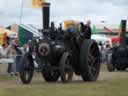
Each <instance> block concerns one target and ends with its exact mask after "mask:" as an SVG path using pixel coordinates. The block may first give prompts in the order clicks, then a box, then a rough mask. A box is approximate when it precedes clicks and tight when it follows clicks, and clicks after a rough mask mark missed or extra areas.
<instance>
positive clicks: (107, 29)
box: [104, 27, 113, 33]
mask: <svg viewBox="0 0 128 96" xmlns="http://www.w3.org/2000/svg"><path fill="white" fill-rule="evenodd" d="M104 30H106V31H108V32H111V33H113V31H112V29H110V28H108V27H104Z"/></svg>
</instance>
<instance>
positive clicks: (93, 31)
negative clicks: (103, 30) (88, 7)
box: [92, 25, 96, 34]
mask: <svg viewBox="0 0 128 96" xmlns="http://www.w3.org/2000/svg"><path fill="white" fill-rule="evenodd" d="M92 33H93V34H95V33H96V26H95V25H93V28H92Z"/></svg>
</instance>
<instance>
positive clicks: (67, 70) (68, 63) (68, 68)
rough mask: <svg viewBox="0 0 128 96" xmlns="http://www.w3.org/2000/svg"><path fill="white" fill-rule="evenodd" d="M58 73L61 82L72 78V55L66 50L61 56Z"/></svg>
mask: <svg viewBox="0 0 128 96" xmlns="http://www.w3.org/2000/svg"><path fill="white" fill-rule="evenodd" d="M60 75H61V80H62V82H63V83H66V82H68V81H71V80H72V77H73V68H72V57H71V55H70V53H68V52H65V53H64V54H63V56H62V58H61V61H60Z"/></svg>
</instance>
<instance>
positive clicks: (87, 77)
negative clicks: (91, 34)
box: [80, 39, 100, 81]
mask: <svg viewBox="0 0 128 96" xmlns="http://www.w3.org/2000/svg"><path fill="white" fill-rule="evenodd" d="M92 58H93V59H92ZM94 68H95V69H94ZM80 71H81V76H82V79H83V81H96V80H97V78H98V76H99V72H100V52H99V48H98V45H97V43H96V42H95V41H93V40H90V39H85V40H84V41H83V43H82V46H81V50H80Z"/></svg>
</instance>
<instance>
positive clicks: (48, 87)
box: [0, 67, 128, 96]
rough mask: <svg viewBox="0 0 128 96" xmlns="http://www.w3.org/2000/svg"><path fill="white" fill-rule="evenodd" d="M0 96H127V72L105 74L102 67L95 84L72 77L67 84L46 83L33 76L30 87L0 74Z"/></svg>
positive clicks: (37, 76)
mask: <svg viewBox="0 0 128 96" xmlns="http://www.w3.org/2000/svg"><path fill="white" fill-rule="evenodd" d="M0 96H128V72H127V71H125V72H113V73H110V72H107V71H106V69H105V68H104V67H103V68H102V72H101V73H100V76H99V79H98V81H97V82H83V81H82V80H81V78H80V77H76V76H74V81H72V82H71V83H68V84H62V83H61V82H57V83H46V82H45V81H43V79H42V77H41V74H35V76H34V80H33V81H32V83H31V84H30V85H23V84H22V83H21V81H20V80H19V78H17V77H11V76H9V75H8V74H5V73H4V74H0Z"/></svg>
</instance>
